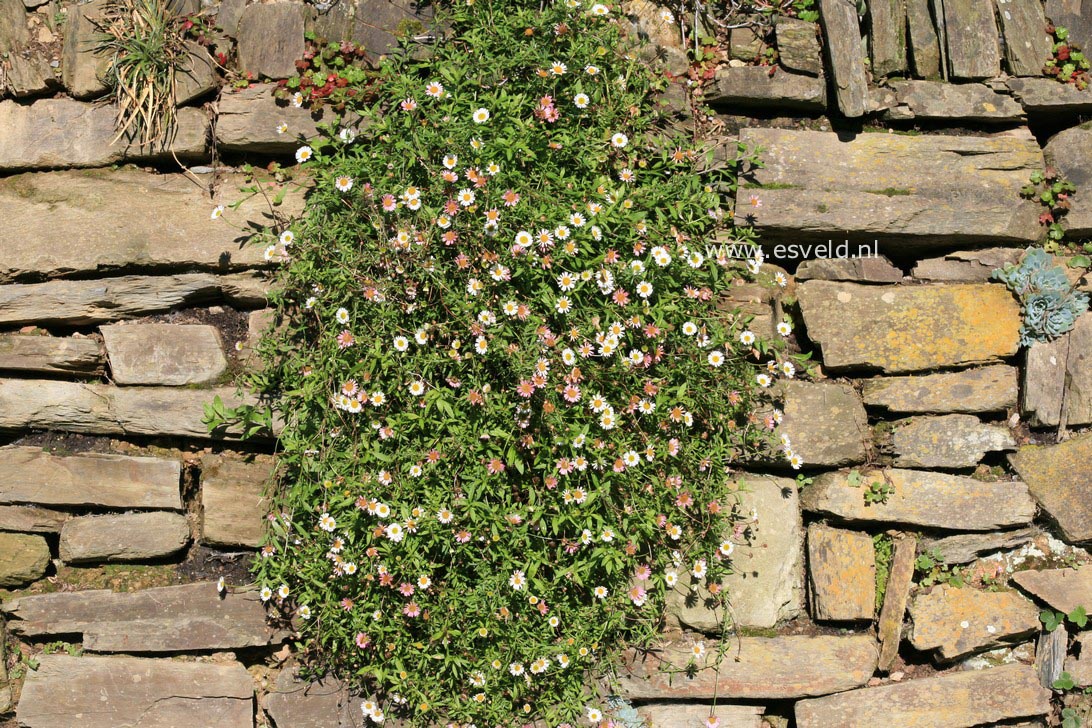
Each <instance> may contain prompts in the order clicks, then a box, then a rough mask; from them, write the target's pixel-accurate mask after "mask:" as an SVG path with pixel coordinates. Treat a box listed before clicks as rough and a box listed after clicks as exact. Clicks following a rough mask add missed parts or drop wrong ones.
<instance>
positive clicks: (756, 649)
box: [619, 634, 876, 700]
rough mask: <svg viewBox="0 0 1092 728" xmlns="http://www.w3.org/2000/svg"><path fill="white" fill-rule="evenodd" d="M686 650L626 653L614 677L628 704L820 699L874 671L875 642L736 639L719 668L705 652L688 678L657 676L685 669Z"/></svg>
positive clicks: (861, 638) (675, 646) (862, 638)
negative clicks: (668, 700)
mask: <svg viewBox="0 0 1092 728" xmlns="http://www.w3.org/2000/svg"><path fill="white" fill-rule="evenodd" d="M690 657H691V650H690V646H689V645H687V644H681V643H669V644H666V645H664V646H663V647H662V648H661V649H660V650H657V651H656V652H652V653H650V654H648V655H645V656H638V655H635V654H634V653H630V654H629V656H628V660H627V668H628V669H627V670H623V671H622V673H621V675H620V676H619V677H620V679H619V688H620V694H621V695H622V696H624V697H628V698H631V699H641V700H646V699H648V700H655V699H663V698H672V699H683V698H687V699H705V700H708V699H711V698H713V697H714V696H717V697H719V698H720V699H733V698H742V699H762V698H770V699H782V698H799V697H805V696H810V695H825V694H827V693H831V692H836V691H839V690H850V689H852V688H855V687H859V686H861V685H864V684H865V683H866V682H867V681H868V679H869V678H870V677H872V673H873V672H874V671H875V669H876V642H875V641H874V640H873V639H872V638H871V637H870V636H868V635H863V634H862V635H849V636H845V637H804V636H798V637H741V638H740V639H739V642H738V643H733V649H732V651H731V653H729V654H727V655H725V657H724V659H723V660H722V661H721V663H720V665H719V667H714V665H716V650H715V649H712V648H709V647H707V649H706V653H705V656H704V657H702V658H700V659H699V660H697V661H696V665H697V667H698V668H699V669H698V670H697V672H696V674H695V676H694V677H692V678H690V677H686V676H685V675H684V674H681V673H676V674H674V675H672V674H670V673H665V672H663V671H661V670H660V666H661V665H663V667H664V668H665V669H668V668H672V667H673V668H674V669H676V670H678V669H679V668H683V667H685V666H686V665H687V663H688V662H689V660H690Z"/></svg>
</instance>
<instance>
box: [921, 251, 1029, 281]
mask: <svg viewBox="0 0 1092 728" xmlns="http://www.w3.org/2000/svg"><path fill="white" fill-rule="evenodd" d="M1022 252H1023V251H1021V250H1019V249H1015V248H980V249H978V250H959V251H956V252H954V253H947V254H945V255H942V256H941V257H939V258H926V259H925V260H919V261H918V263H917V265H915V266H914V270H913V272H912V275H913V276H914V278H917V279H919V280H923V281H938V282H939V281H944V282H949V283H956V282H962V283H987V282H989V281H991V280H993V272H994V271H995V270H997V269H999V268H1004V267H1005V266H1006V265H1008V264H1010V263H1016V262H1017V261H1019V260H1020V256H1021V254H1022Z"/></svg>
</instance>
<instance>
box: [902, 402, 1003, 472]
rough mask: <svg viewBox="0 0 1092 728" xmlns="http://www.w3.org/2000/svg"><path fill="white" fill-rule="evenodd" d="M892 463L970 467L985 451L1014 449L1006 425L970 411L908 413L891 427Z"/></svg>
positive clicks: (915, 465) (913, 466)
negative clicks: (988, 421) (926, 414)
mask: <svg viewBox="0 0 1092 728" xmlns="http://www.w3.org/2000/svg"><path fill="white" fill-rule="evenodd" d="M891 448H892V450H893V451H894V453H895V461H894V464H895V465H897V466H899V467H904V468H970V467H974V466H975V465H977V464H978V463H979V462H980V461H981V460H982V458H983V456H985V454H986V453H988V452H997V451H999V450H1015V449H1016V440H1014V439H1013V437H1012V433H1010V432H1009V430H1008V428H1007V427H1004V426H1001V425H989V424H986V423H984V422H982V421H981V420H980V419H978V418H977V417H975V416H974V415H942V416H939V417H909V418H907V419H905V420H896V421H895V422H894V423H893V426H892V430H891Z"/></svg>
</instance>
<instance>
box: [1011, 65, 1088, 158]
mask: <svg viewBox="0 0 1092 728" xmlns="http://www.w3.org/2000/svg"><path fill="white" fill-rule="evenodd" d="M1006 84H1007V85H1008V87H1009V89H1011V90H1012V93H1013V95H1014V96H1015V97H1016V100H1017V101H1019V102H1020V105H1021V106H1023V107H1024V111H1026V112H1028V113H1029V114H1036V115H1040V116H1056V115H1066V116H1069V115H1074V114H1087V113H1088V112H1089V111H1092V88H1087V89H1085V90H1083V91H1081V90H1079V89H1078V88H1077V87H1076V86H1074V85H1073V84H1071V83H1058V82H1057V81H1056V80H1054V79H1053V78H1010V79H1008V80H1007V81H1006ZM1073 151H1075V150H1073Z"/></svg>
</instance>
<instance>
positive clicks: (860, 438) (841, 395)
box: [781, 381, 871, 466]
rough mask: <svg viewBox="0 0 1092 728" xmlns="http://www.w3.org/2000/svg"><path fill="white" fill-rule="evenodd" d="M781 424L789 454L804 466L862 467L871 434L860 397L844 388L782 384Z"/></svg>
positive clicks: (823, 384) (847, 386) (839, 386)
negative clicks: (801, 461)
mask: <svg viewBox="0 0 1092 728" xmlns="http://www.w3.org/2000/svg"><path fill="white" fill-rule="evenodd" d="M781 386H782V388H783V391H784V393H785V412H784V420H783V421H782V423H781V432H783V433H784V434H786V435H788V436H789V439H790V440H791V442H792V451H793V452H794V453H796V454H797V455H799V456H800V457H801V458H802V459H803V461H804V464H806V465H824V466H838V465H850V464H853V463H862V462H864V461H865V460H866V459H867V457H868V441H869V439H870V437H871V430H870V428H869V427H868V415H866V414H865V409H864V405H863V404H862V403H861V396H860V395H859V394H857V392H856V391H855V390H854V389H853V387H851V386H850V385H848V384H836V383H834V382H795V381H793V382H789V381H786V382H783V383H782V384H781Z"/></svg>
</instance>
